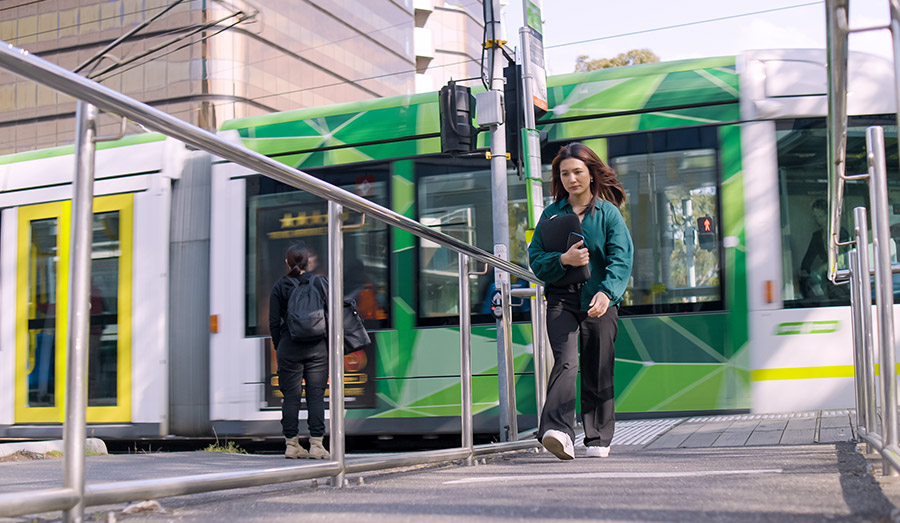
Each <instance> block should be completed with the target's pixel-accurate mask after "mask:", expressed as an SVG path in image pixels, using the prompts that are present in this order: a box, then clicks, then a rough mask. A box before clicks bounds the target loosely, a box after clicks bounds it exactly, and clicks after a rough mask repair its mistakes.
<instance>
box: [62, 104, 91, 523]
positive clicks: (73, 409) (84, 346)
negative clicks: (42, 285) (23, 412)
mask: <svg viewBox="0 0 900 523" xmlns="http://www.w3.org/2000/svg"><path fill="white" fill-rule="evenodd" d="M96 131H97V108H96V107H94V106H93V105H90V104H87V103H85V102H81V101H79V102H78V105H77V110H76V117H75V181H74V194H73V195H72V254H71V260H70V262H69V266H70V269H69V274H71V276H70V278H71V279H70V285H71V290H72V291H71V294H70V296H71V301H70V302H69V335H68V343H67V347H66V362H67V363H66V396H65V406H66V407H65V409H66V418H65V425H64V426H63V440H64V449H65V450H64V453H63V457H64V460H63V486H64V487H65V488H70V489H73V490H74V491H75V492H76V494H77V495H78V499H79V502H78V504H77V505H75V506H74V507H72V508H71V509H70V510H66V511H64V512H63V520H64V521H81V520H82V519H84V439H85V427H86V425H87V423H86V420H85V413H86V408H87V358H88V350H90V346H89V343H90V342H89V333H90V321H91V310H90V309H91V245H92V243H93V235H92V234H91V232H92V230H93V222H94V150H95V147H96V146H95V144H94V137H95V134H96Z"/></svg>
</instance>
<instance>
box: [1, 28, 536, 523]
mask: <svg viewBox="0 0 900 523" xmlns="http://www.w3.org/2000/svg"><path fill="white" fill-rule="evenodd" d="M0 67H2V68H4V69H6V70H8V71H10V72H13V73H15V74H18V75H21V76H24V77H26V78H28V79H31V80H34V81H37V82H38V83H41V84H43V85H46V86H48V87H51V88H53V89H56V90H58V91H60V92H63V93H65V94H67V95H69V96H72V97H73V98H76V99H78V100H80V101H79V102H78V111H77V122H76V126H77V130H78V132H79V135H78V136H77V137H76V176H75V182H74V185H75V192H74V198H73V205H72V212H73V216H74V217H75V219H74V220H73V241H72V244H73V246H74V250H73V256H72V262H71V266H72V268H71V269H70V270H71V271H72V278H71V281H72V282H73V286H72V289H73V295H72V299H71V301H70V304H71V305H70V323H69V325H70V326H71V334H70V343H69V345H68V362H67V373H68V375H69V376H70V378H69V379H68V380H67V383H68V384H69V386H68V388H67V394H68V396H67V400H68V401H67V402H66V415H65V426H64V434H65V437H66V442H65V449H66V452H65V453H64V456H63V461H64V478H63V488H57V489H47V490H39V491H32V492H17V493H11V494H0V517H9V516H19V515H24V514H31V513H39V512H49V511H55V510H62V511H63V513H64V518H65V519H66V520H67V521H68V520H75V521H80V520H81V519H82V518H83V515H84V507H86V506H96V505H101V504H109V503H120V502H127V501H135V500H144V499H152V498H157V497H168V496H178V495H185V494H194V493H199V492H209V491H213V490H223V489H232V488H245V487H252V486H257V485H266V484H274V483H283V482H290V481H297V480H301V479H312V478H318V477H328V476H331V477H333V481H332V484H333V485H335V486H336V487H343V486H344V485H345V479H344V475H345V474H347V473H359V472H365V471H371V470H381V469H386V468H393V467H399V466H407V465H414V464H427V463H436V462H444V461H451V460H465V461H466V463H468V464H472V463H473V458H474V456H476V455H481V454H487V453H492V452H506V451H511V450H521V449H528V448H534V447H537V446H539V443H538V441H537V439H529V440H524V441H509V442H504V443H494V444H490V445H481V446H478V447H476V446H474V445H473V443H474V435H473V419H472V417H473V414H472V368H471V318H470V315H471V311H470V307H471V304H470V294H469V269H468V262H469V259H473V260H478V261H480V262H483V263H486V264H488V265H490V266H493V267H495V268H497V269H499V270H501V271H504V272H506V273H509V274H512V275H515V276H517V277H519V278H521V279H523V280H526V281H529V282H531V283H532V284H534V286H533V287H531V288H530V289H524V290H519V289H517V290H516V292H515V294H516V295H517V296H525V295H527V296H530V297H532V298H536V301H535V303H534V306H533V307H532V308H531V315H532V325H533V326H534V329H535V330H534V332H535V334H536V336H535V338H534V340H533V346H534V360H535V387H536V388H537V391H538V392H537V394H536V397H537V407H538V412H540V409H541V407H542V404H543V399H544V398H545V391H544V388H545V387H546V373H547V365H546V355H547V349H546V343H545V340H546V337H545V336H544V335H542V331H543V330H544V329H543V325H544V324H545V316H544V314H545V312H544V311H545V309H544V306H543V301H542V298H543V283H542V282H541V281H540V280H539V279H537V278H536V277H535V276H534V275H533V274H532V273H531V272H529V271H527V270H525V269H523V268H521V267H519V266H517V265H515V264H513V263H510V262H508V261H505V260H503V259H501V258H498V257H496V256H494V255H492V254H490V253H488V252H486V251H484V250H481V249H479V248H477V247H473V246H471V245H469V244H467V243H464V242H462V241H460V240H458V239H456V238H453V237H451V236H448V235H446V234H443V233H441V232H437V231H435V230H434V229H431V228H429V227H426V226H424V225H422V224H421V223H419V222H416V221H414V220H412V219H409V218H407V217H405V216H402V215H400V214H398V213H396V212H394V211H392V210H390V209H388V208H385V207H382V206H380V205H377V204H375V203H372V202H370V201H368V200H366V199H364V198H362V197H360V196H357V195H356V194H353V193H351V192H348V191H346V190H343V189H341V188H339V187H335V186H333V185H331V184H328V183H326V182H323V181H321V180H318V179H316V178H314V177H312V176H310V175H308V174H306V173H304V172H302V171H299V170H297V169H293V168H291V167H288V166H287V165H284V164H282V163H279V162H277V161H275V160H273V159H271V158H269V157H267V156H264V155H262V154H259V153H257V152H254V151H251V150H249V149H246V148H244V147H242V146H240V145H236V144H233V143H231V142H228V141H226V140H223V139H222V138H220V137H218V136H216V135H215V134H213V133H211V132H208V131H205V130H202V129H199V128H197V127H194V126H192V125H190V124H188V123H186V122H184V121H181V120H179V119H177V118H175V117H173V116H170V115H168V114H166V113H164V112H162V111H159V110H157V109H154V108H152V107H150V106H147V105H145V104H142V103H140V102H137V101H135V100H133V99H131V98H128V97H126V96H124V95H123V94H121V93H118V92H116V91H113V90H112V89H109V88H107V87H104V86H102V85H100V84H97V83H95V82H92V81H90V80H87V79H85V78H83V77H81V76H78V75H77V74H75V73H73V72H70V71H67V70H65V69H63V68H61V67H58V66H56V65H53V64H51V63H49V62H46V61H44V60H42V59H40V58H38V57H36V56H33V55H31V54H29V53H28V52H27V51H24V50H22V49H18V48H16V47H14V46H13V45H11V44H7V43H5V42H0ZM94 106H95V107H97V108H100V109H102V110H104V111H106V112H109V113H111V114H115V115H118V116H119V117H121V118H127V119H129V120H132V121H134V122H137V123H140V124H141V125H143V126H144V127H146V128H148V129H150V130H154V131H157V132H160V133H162V134H165V135H168V136H171V137H173V138H176V139H178V140H180V141H182V142H184V143H185V144H188V145H191V146H193V147H196V148H198V149H202V150H205V151H207V152H209V153H211V154H215V155H217V156H219V157H221V158H223V159H226V160H230V161H232V162H234V163H236V164H239V165H242V166H244V167H247V168H248V169H251V170H254V171H256V172H259V173H261V174H263V175H266V176H268V177H270V178H273V179H275V180H278V181H280V182H282V183H285V184H288V185H291V186H293V187H297V188H298V189H302V190H304V191H307V192H309V193H312V194H315V195H316V196H319V197H321V198H323V199H326V200H328V253H329V268H328V276H329V279H330V282H331V284H330V285H329V293H328V297H327V299H328V302H327V303H328V307H329V308H330V310H341V308H342V300H343V298H342V295H343V289H342V287H343V277H342V263H341V255H342V251H343V248H342V247H343V245H342V243H343V236H342V234H341V225H342V222H343V207H344V206H346V207H348V208H350V209H353V210H355V211H357V212H360V213H364V214H366V215H368V216H371V217H373V218H375V219H377V220H380V221H382V222H385V223H386V224H388V225H392V226H394V227H397V228H400V229H403V230H405V231H408V232H410V233H412V234H415V235H416V236H418V237H420V238H425V239H428V240H430V241H433V242H435V243H437V244H440V245H442V246H444V247H447V248H449V249H452V250H454V251H456V252H457V253H459V301H460V305H459V325H460V355H461V356H460V362H461V365H460V366H461V368H460V379H461V432H462V435H461V446H460V447H459V448H453V449H444V450H436V451H421V452H413V453H408V454H404V455H399V456H392V457H386V458H380V459H369V460H355V461H351V462H347V461H346V459H345V448H344V404H343V387H342V386H341V385H342V384H343V381H344V379H343V378H344V376H343V370H344V367H343V345H344V343H343V336H344V334H343V316H342V315H341V314H331V315H329V361H330V367H331V369H330V373H331V375H330V385H329V387H330V389H329V390H330V397H331V399H332V401H331V402H330V413H331V415H330V419H331V435H330V441H331V457H332V459H331V460H330V461H325V462H319V463H313V464H308V465H299V466H290V467H279V468H271V469H263V470H245V471H235V472H223V473H214V474H202V475H194V476H182V477H172V478H164V479H153V480H138V481H125V482H117V483H105V484H91V485H85V481H84V439H85V407H86V393H85V392H84V391H83V390H82V389H83V388H84V385H85V380H84V373H85V371H86V367H87V366H86V358H87V346H88V344H87V339H86V336H87V332H88V323H87V321H88V320H89V310H88V304H89V291H90V288H89V282H90V251H91V247H90V245H91V239H90V223H91V219H90V216H91V212H92V207H93V205H92V199H93V156H94V143H95V142H96V141H98V140H99V139H98V138H96V137H95V136H94V134H95V130H96V114H97V113H96V110H95V109H94ZM503 280H504V282H505V284H504V285H502V286H501V289H500V291H501V297H502V300H503V303H504V305H506V306H504V308H503V310H504V317H503V321H504V322H506V323H507V324H508V323H509V322H510V321H511V320H510V314H509V312H508V311H509V307H508V304H509V300H510V297H511V295H512V291H511V289H510V288H509V278H508V277H506V278H503ZM73 378H74V379H73ZM336 384H339V385H336ZM498 386H499V387H501V388H505V389H506V390H508V389H509V388H511V387H513V386H514V383H513V376H512V375H510V376H508V378H507V379H506V380H505V382H504V383H499V385H498ZM500 393H503V390H501V391H500ZM514 409H515V405H512V410H513V412H515V410H514ZM512 437H513V438H515V437H516V435H515V434H512Z"/></svg>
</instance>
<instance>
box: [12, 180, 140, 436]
mask: <svg viewBox="0 0 900 523" xmlns="http://www.w3.org/2000/svg"><path fill="white" fill-rule="evenodd" d="M132 202H133V197H132V195H130V194H125V195H115V196H106V197H97V198H95V199H94V221H93V227H92V248H91V299H90V302H91V309H90V330H89V332H90V336H89V351H88V354H89V355H88V380H87V381H88V383H87V387H88V407H87V421H88V422H89V423H108V422H128V421H130V420H131V334H130V332H131V266H132V263H131V262H132V260H131V253H132ZM71 210H72V205H71V202H69V201H63V202H53V203H45V204H38V205H32V206H26V207H20V208H19V223H18V238H19V240H18V252H17V264H16V265H17V275H16V278H17V281H16V309H17V311H16V373H15V421H16V423H59V422H62V421H63V420H64V416H65V392H66V349H67V336H66V332H67V330H68V328H69V326H68V321H69V318H68V303H69V292H70V287H71V286H70V281H69V260H70V256H69V254H70V251H71V249H70V247H71Z"/></svg>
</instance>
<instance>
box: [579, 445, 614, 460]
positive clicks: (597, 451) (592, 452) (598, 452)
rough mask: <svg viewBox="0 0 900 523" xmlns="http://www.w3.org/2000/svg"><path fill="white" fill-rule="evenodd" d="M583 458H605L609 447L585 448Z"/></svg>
mask: <svg viewBox="0 0 900 523" xmlns="http://www.w3.org/2000/svg"><path fill="white" fill-rule="evenodd" d="M584 456H585V457H586V458H606V457H608V456H609V447H587V449H586V451H585V453H584Z"/></svg>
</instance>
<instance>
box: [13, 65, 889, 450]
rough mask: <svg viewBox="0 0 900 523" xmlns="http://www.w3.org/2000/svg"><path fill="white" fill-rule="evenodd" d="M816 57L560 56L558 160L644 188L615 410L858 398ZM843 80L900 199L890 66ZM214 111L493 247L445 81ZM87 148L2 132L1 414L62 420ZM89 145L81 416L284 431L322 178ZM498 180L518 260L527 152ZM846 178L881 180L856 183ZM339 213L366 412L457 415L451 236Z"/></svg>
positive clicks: (431, 429) (528, 405)
mask: <svg viewBox="0 0 900 523" xmlns="http://www.w3.org/2000/svg"><path fill="white" fill-rule="evenodd" d="M824 64H825V55H824V52H823V51H820V50H774V51H752V52H747V53H743V54H741V55H740V56H737V57H719V58H709V59H701V60H684V61H678V62H669V63H659V64H645V65H639V66H631V67H622V68H615V69H607V70H602V71H596V72H590V73H575V74H569V75H562V76H556V77H551V78H548V97H549V105H550V110H549V111H548V113H547V114H546V115H544V116H543V117H542V118H541V119H540V120H539V122H538V127H539V128H540V129H541V130H543V131H546V133H547V136H548V141H547V143H546V145H545V146H544V148H543V151H542V157H543V159H544V163H545V181H546V182H547V185H549V161H550V160H551V159H552V158H553V156H554V155H555V153H556V151H557V149H558V148H559V146H560V145H563V144H565V143H568V142H570V141H575V140H578V141H582V142H585V143H587V144H588V145H590V146H591V147H593V148H594V149H595V150H597V151H598V152H599V153H600V154H601V156H602V157H604V158H606V159H608V162H609V164H610V165H611V166H613V167H614V168H615V169H616V170H617V171H618V172H619V175H620V178H621V180H622V182H623V185H624V186H625V188H626V191H627V194H628V200H627V203H626V205H625V207H624V208H623V214H624V216H625V218H626V221H627V222H628V225H629V227H630V229H631V232H632V236H633V239H634V243H635V265H634V273H633V277H632V281H631V284H630V286H629V289H628V291H627V293H626V297H625V301H624V303H623V306H622V308H621V310H620V326H619V327H620V328H619V339H618V342H617V347H616V356H617V359H616V373H615V376H616V392H617V397H616V407H617V411H618V412H619V413H621V414H622V415H623V416H642V417H643V416H673V415H679V414H686V413H700V412H747V411H753V412H778V411H791V410H803V409H829V408H847V407H850V406H852V402H853V395H852V363H851V362H852V357H851V351H850V344H851V334H850V323H849V315H850V312H849V306H848V305H849V300H848V298H846V293H843V292H842V289H841V288H833V287H831V286H830V284H827V283H826V284H823V281H822V277H823V275H824V265H825V263H824V261H823V260H821V259H820V256H819V248H818V245H817V241H819V239H820V238H821V237H822V234H821V233H820V232H818V231H819V225H818V223H817V222H816V215H817V210H816V209H818V208H819V206H820V204H819V203H817V201H818V200H820V199H824V198H826V181H825V180H826V172H825V165H826V142H825V118H824V115H825V111H826V103H825V85H826V84H825V81H826V80H825V78H826V77H825V67H824ZM849 91H850V93H851V94H850V97H849V107H850V113H851V114H852V115H856V116H854V117H853V118H851V130H850V136H849V144H848V151H849V154H848V156H849V165H848V168H849V169H850V171H848V172H853V170H858V171H860V172H862V171H863V170H864V169H865V151H864V143H863V142H864V138H863V136H864V129H865V127H866V126H868V125H872V124H880V125H884V126H885V130H886V135H887V137H888V138H887V141H888V151H887V152H888V157H889V159H890V161H889V165H890V167H889V169H893V170H892V173H891V175H889V179H890V180H891V183H892V186H891V187H892V189H891V190H892V196H894V194H893V191H894V190H896V191H897V192H898V194H897V195H896V196H898V198H892V200H894V201H900V181H898V179H897V176H896V174H897V172H896V171H897V151H896V136H897V129H896V125H895V123H894V116H893V114H894V109H895V108H894V105H893V96H892V93H893V87H892V69H891V64H889V63H886V62H885V61H884V60H881V59H879V58H875V57H872V56H868V55H854V56H852V57H851V69H850V89H849ZM886 115H887V116H886ZM221 134H222V136H224V137H227V138H228V139H231V140H235V141H240V142H241V143H243V144H244V145H245V146H246V147H248V148H250V149H253V150H255V151H258V152H261V153H263V154H266V155H268V156H271V157H273V158H276V159H278V160H279V161H282V162H284V163H286V164H289V165H291V166H294V167H297V168H299V169H301V170H304V171H306V172H309V173H311V174H313V175H315V176H318V177H320V178H322V179H323V180H325V181H328V182H330V183H333V184H335V185H338V186H341V187H344V188H345V189H348V190H350V191H354V192H356V193H357V194H359V195H361V196H364V197H366V198H370V199H371V200H372V201H374V202H376V203H378V204H381V205H384V206H387V207H390V208H392V209H394V210H395V211H397V212H399V213H401V214H404V215H406V216H409V217H411V218H414V219H416V220H418V221H421V222H422V223H424V224H426V225H428V226H430V227H434V228H436V229H438V230H440V231H442V232H444V233H447V234H450V235H452V236H455V237H457V238H460V239H462V240H464V241H466V242H469V243H472V244H474V245H476V246H478V247H481V248H483V249H485V250H488V251H490V250H492V246H493V244H494V241H493V238H492V237H491V235H492V225H491V224H492V219H493V218H492V209H491V194H490V187H491V183H490V181H491V175H490V162H489V160H486V159H485V158H484V155H483V151H482V154H473V155H467V156H457V157H449V156H447V155H441V154H440V138H439V117H438V98H437V95H436V93H425V94H418V95H412V96H405V97H396V98H385V99H379V100H370V101H365V102H358V103H353V104H343V105H338V106H330V107H320V108H311V109H302V110H298V111H293V112H285V113H278V114H270V115H264V116H258V117H252V118H246V119H241V120H234V121H230V122H226V124H225V125H224V126H223V128H222V130H221ZM484 140H485V138H483V137H482V138H480V142H479V144H480V145H481V146H485V143H484ZM73 165H74V161H73V157H72V151H71V148H68V149H65V148H63V149H54V150H48V151H35V152H31V153H24V154H19V155H13V156H9V157H5V158H0V209H2V213H0V262H2V264H0V303H2V307H0V362H2V363H0V369H2V370H0V436H6V437H12V436H46V435H52V434H55V433H56V434H58V433H59V432H60V430H61V428H60V427H61V425H60V421H61V412H62V411H61V408H62V405H63V401H64V398H63V391H64V387H63V386H62V384H63V382H64V379H65V376H64V375H63V374H62V369H63V364H62V362H64V352H65V343H64V342H63V341H62V340H63V339H64V337H63V336H62V335H61V333H64V332H65V330H66V325H65V318H64V317H57V315H56V314H55V310H56V308H57V307H59V308H60V310H63V309H64V307H65V303H66V296H67V293H68V291H67V283H66V270H65V267H66V263H67V259H68V258H67V256H68V248H69V247H68V234H69V233H68V219H69V218H68V203H67V202H68V199H69V198H70V194H71V186H70V183H71V172H72V170H73ZM97 165H98V172H99V174H98V182H97V185H96V193H97V195H98V197H97V198H96V204H95V205H96V210H95V216H96V217H95V224H94V255H93V260H94V262H93V269H94V275H93V278H94V281H93V284H94V288H95V289H96V293H97V299H96V300H92V305H93V303H94V302H95V301H96V307H93V306H92V314H94V315H95V318H92V331H91V332H92V335H93V334H94V332H95V331H96V334H97V341H96V343H94V340H93V337H92V343H91V351H92V357H94V360H92V366H91V371H90V372H91V374H92V376H91V378H92V379H93V381H91V384H92V385H91V386H90V387H89V405H90V406H89V409H88V422H89V424H90V425H89V432H90V433H91V434H95V435H98V436H104V435H105V436H110V437H116V436H121V437H129V436H135V435H168V434H174V435H187V436H190V435H204V434H211V433H212V432H213V430H215V432H216V433H217V434H219V435H223V434H231V435H238V434H243V435H250V434H255V435H259V434H272V435H275V434H278V433H279V431H280V428H279V423H278V422H279V419H280V409H279V406H280V398H279V397H278V392H277V381H276V380H277V377H276V375H275V372H276V369H275V358H274V354H273V349H272V347H271V342H270V341H269V338H268V333H267V321H266V319H267V314H268V311H267V307H268V295H269V291H270V289H271V286H272V283H273V282H274V281H275V280H276V279H277V278H278V277H279V276H280V275H281V274H282V273H283V271H284V262H283V253H284V251H285V249H286V247H287V246H288V245H290V244H291V243H293V242H297V241H302V242H304V243H305V244H306V245H307V246H308V247H310V248H311V249H313V250H314V251H316V252H317V253H318V256H319V266H320V267H321V268H323V270H324V267H326V264H327V260H326V257H327V249H326V248H325V241H324V238H325V226H326V212H325V209H326V204H325V202H324V201H322V200H319V199H318V198H316V197H313V196H311V195H309V194H307V193H305V192H303V191H300V190H297V189H295V188H293V187H289V186H285V185H282V184H280V183H278V182H274V181H272V180H270V179H268V178H265V177H263V176H260V175H258V174H256V173H254V172H249V171H248V170H247V169H245V168H243V167H240V166H236V165H234V164H231V163H228V162H223V161H220V160H217V159H215V158H211V157H209V156H208V155H206V154H205V153H201V152H197V151H188V150H186V149H185V148H184V147H183V146H181V145H180V144H179V143H178V142H176V141H174V140H165V139H163V138H162V137H160V136H157V135H145V136H137V137H131V138H129V139H128V140H126V141H123V142H119V143H114V144H110V145H108V146H107V148H105V149H103V150H101V151H99V152H98V160H97ZM508 185H509V210H508V212H509V221H510V238H509V244H510V258H511V259H512V260H513V261H514V262H517V263H519V264H522V265H526V261H527V260H526V248H525V246H526V238H527V233H528V231H527V230H526V229H527V219H526V216H527V205H528V202H527V198H526V190H525V185H524V183H523V182H521V181H519V179H518V177H517V175H516V173H515V172H514V171H512V170H511V171H510V173H509V175H508ZM548 189H549V187H547V188H545V190H544V194H545V195H546V194H549V190H548ZM847 198H848V200H849V202H850V204H851V205H855V204H856V203H857V202H860V203H861V202H864V201H865V198H866V191H865V189H864V188H863V187H860V188H855V187H853V186H852V185H849V186H848V189H847ZM850 215H851V213H849V212H846V213H844V216H845V217H847V216H850ZM344 221H345V233H344V249H345V251H344V256H343V258H344V275H345V282H344V288H345V291H347V292H352V293H353V294H354V296H355V297H356V298H357V301H358V303H359V308H360V313H361V314H362V315H363V317H364V318H365V320H366V323H367V325H368V326H369V328H370V330H371V331H372V332H373V333H374V339H375V343H374V345H373V346H371V347H369V348H367V349H366V350H365V351H361V352H358V353H354V354H351V355H348V356H347V357H346V358H345V375H346V382H345V391H346V392H345V394H346V398H347V406H348V409H349V410H348V411H347V423H346V428H347V431H348V433H350V434H402V433H410V434H418V433H435V432H448V433H449V432H454V431H458V430H459V428H458V423H459V422H458V415H459V380H458V375H459V355H458V336H459V334H458V328H457V327H455V325H454V324H455V322H456V321H457V315H458V311H457V306H458V304H457V287H456V286H457V281H456V279H457V276H456V275H457V266H456V264H457V257H456V256H455V255H452V253H450V252H449V251H447V250H446V249H443V248H439V247H438V246H437V245H434V244H431V243H430V242H427V241H418V240H417V239H416V238H414V237H413V236H411V235H410V234H408V233H405V232H403V231H397V230H393V229H392V228H389V227H386V226H385V225H383V224H381V223H379V222H376V221H375V220H372V219H365V218H364V217H362V216H359V215H355V214H354V213H352V212H348V213H347V214H346V216H345V220H344ZM895 221H896V222H900V207H898V210H897V216H896V220H895ZM701 227H703V228H705V227H709V230H708V231H700V230H698V228H701ZM845 227H846V228H847V229H848V230H850V229H851V227H850V226H849V225H845ZM823 249H824V245H823ZM823 252H824V251H823ZM475 269H476V270H477V269H478V268H477V267H476V268H475ZM492 281H493V275H492V274H491V273H490V272H488V273H485V274H483V275H477V276H473V280H472V282H471V283H472V285H471V289H472V291H471V292H472V297H471V298H472V299H471V303H472V311H471V312H472V315H473V333H472V334H473V372H474V376H475V377H474V383H473V392H474V403H475V406H474V407H475V414H476V417H475V422H476V431H478V432H482V433H490V432H497V431H498V395H497V356H496V354H497V351H496V344H495V330H496V329H495V324H494V319H493V317H492V316H491V315H490V303H489V297H490V295H491V292H492V291H493V289H492ZM528 306H529V304H528V303H523V304H521V305H520V306H518V307H516V308H515V312H514V320H516V321H515V324H514V328H513V353H514V367H515V372H516V376H515V378H516V379H515V382H516V398H517V405H518V409H519V412H520V415H521V416H522V419H521V420H520V422H519V426H520V427H528V426H533V424H534V420H535V411H534V379H533V376H532V374H531V373H532V372H533V370H532V357H531V351H532V344H531V328H530V325H529V324H528V323H527V321H528V319H529V317H530V316H529V314H528V312H527V310H528Z"/></svg>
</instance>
